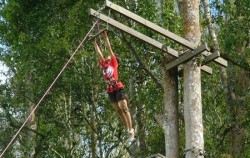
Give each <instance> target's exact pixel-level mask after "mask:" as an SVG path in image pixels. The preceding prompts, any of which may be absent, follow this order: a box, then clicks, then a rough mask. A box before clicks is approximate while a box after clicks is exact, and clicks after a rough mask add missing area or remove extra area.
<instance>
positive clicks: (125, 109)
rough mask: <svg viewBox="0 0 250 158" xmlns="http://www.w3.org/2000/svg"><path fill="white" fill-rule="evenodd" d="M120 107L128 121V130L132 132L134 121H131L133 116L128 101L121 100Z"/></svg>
mask: <svg viewBox="0 0 250 158" xmlns="http://www.w3.org/2000/svg"><path fill="white" fill-rule="evenodd" d="M118 105H119V107H120V109H121V111H122V115H123V117H124V118H125V120H126V127H127V129H128V130H131V129H132V120H131V115H130V112H129V109H128V105H127V100H126V99H123V100H120V101H119V102H118Z"/></svg>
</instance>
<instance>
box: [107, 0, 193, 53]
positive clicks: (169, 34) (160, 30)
mask: <svg viewBox="0 0 250 158" xmlns="http://www.w3.org/2000/svg"><path fill="white" fill-rule="evenodd" d="M105 4H106V6H107V7H109V8H110V9H113V10H115V11H116V12H119V13H121V14H123V15H125V16H126V17H128V18H130V19H132V20H134V21H137V22H138V23H141V24H143V25H144V26H146V27H148V28H150V29H152V30H154V31H156V32H158V33H160V34H161V35H163V36H165V37H167V38H170V39H171V40H174V41H176V42H178V43H180V44H182V45H184V46H186V47H187V48H190V49H194V48H195V46H196V45H195V44H193V43H192V42H190V41H188V40H186V39H185V38H182V37H180V36H178V35H176V34H174V33H172V32H170V31H168V30H166V29H164V28H162V27H160V26H158V25H156V24H154V23H152V22H150V21H148V20H146V19H144V18H142V17H140V16H138V15H136V14H135V13H133V12H131V11H129V10H127V9H125V8H123V7H121V6H119V5H116V4H115V3H112V2H110V1H109V0H106V3H105Z"/></svg>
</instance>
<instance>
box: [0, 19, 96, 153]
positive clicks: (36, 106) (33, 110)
mask: <svg viewBox="0 0 250 158" xmlns="http://www.w3.org/2000/svg"><path fill="white" fill-rule="evenodd" d="M98 21H99V19H97V20H96V21H95V23H94V24H93V26H92V27H91V28H90V30H89V31H88V33H87V34H86V35H85V37H84V38H83V40H82V41H81V42H80V44H79V45H78V47H77V48H76V49H75V51H74V52H73V53H72V55H71V57H70V58H69V60H68V61H67V63H66V64H65V65H64V66H63V68H62V69H61V71H60V72H59V74H58V75H57V77H56V78H55V79H54V81H53V82H52V83H51V85H50V86H49V88H48V89H47V90H46V92H45V93H44V95H43V96H42V97H41V99H40V100H39V102H38V103H37V104H36V105H35V106H34V108H33V109H32V111H31V113H30V114H29V116H28V117H27V118H26V120H25V121H24V123H23V125H22V126H21V127H20V128H19V130H18V131H17V132H16V134H15V135H14V136H13V138H12V139H11V141H10V142H9V144H8V145H7V146H6V148H5V149H4V150H3V152H2V153H1V155H0V158H2V156H3V155H4V153H5V152H6V151H7V149H8V148H9V147H10V145H11V144H12V143H13V141H14V140H15V139H16V137H17V136H18V134H19V133H20V132H21V130H22V129H23V127H24V126H25V124H26V123H27V122H28V120H29V119H30V117H31V116H32V114H33V113H34V112H35V111H36V109H37V108H38V106H39V105H40V103H41V102H42V101H43V99H44V98H45V96H46V95H47V94H48V93H49V91H50V89H51V88H52V87H53V85H54V84H55V83H56V81H57V80H58V78H59V77H60V76H61V74H62V73H63V71H64V70H65V68H66V67H67V66H68V64H69V63H70V61H71V60H72V59H73V57H74V56H75V54H76V52H77V51H78V50H79V49H80V47H81V46H82V45H83V43H84V42H85V40H86V39H87V37H88V36H89V34H90V33H91V31H92V30H93V29H94V27H95V25H96V24H97V23H98Z"/></svg>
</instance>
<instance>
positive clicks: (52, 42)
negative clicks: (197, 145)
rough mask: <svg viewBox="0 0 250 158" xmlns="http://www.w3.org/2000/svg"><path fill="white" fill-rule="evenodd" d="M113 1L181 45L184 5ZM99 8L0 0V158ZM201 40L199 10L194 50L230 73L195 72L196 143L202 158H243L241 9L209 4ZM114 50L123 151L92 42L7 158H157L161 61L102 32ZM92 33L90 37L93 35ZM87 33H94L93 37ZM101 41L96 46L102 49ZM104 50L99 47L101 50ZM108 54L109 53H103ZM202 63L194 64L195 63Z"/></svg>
mask: <svg viewBox="0 0 250 158" xmlns="http://www.w3.org/2000/svg"><path fill="white" fill-rule="evenodd" d="M112 2H114V3H116V4H118V5H120V6H122V7H124V8H127V9H129V10H130V11H132V12H134V13H136V14H138V15H140V16H142V17H144V18H146V19H147V20H150V21H152V22H154V23H156V24H158V25H159V26H162V27H164V28H166V29H168V30H169V31H171V32H174V33H175V34H178V35H179V36H183V18H182V8H181V3H182V1H173V0H172V1H171V0H162V1H152V0H145V1H136V0H127V1H123V0H113V1H112ZM103 3H104V1H101V0H92V1H84V0H61V1H52V0H8V1H7V0H1V1H0V5H1V6H0V15H1V16H0V41H1V43H0V44H1V45H0V46H1V56H0V60H1V61H2V62H3V63H4V64H5V65H6V66H7V67H8V72H7V73H4V75H6V77H7V79H6V80H5V81H2V82H1V85H0V89H1V90H0V120H1V121H0V151H2V150H3V149H4V148H5V147H6V145H7V144H8V143H9V141H10V140H11V138H12V137H13V136H14V134H15V132H16V131H17V130H18V129H19V128H20V126H21V125H22V123H23V122H24V120H25V118H26V117H27V116H28V115H29V113H30V112H31V110H32V108H33V107H34V105H36V103H37V102H38V100H39V99H40V98H41V96H42V95H43V94H44V92H45V91H46V89H47V88H48V86H49V85H50V84H51V82H52V81H53V80H54V79H55V77H56V76H57V74H58V73H59V71H60V70H61V68H62V67H63V66H64V64H65V63H66V62H67V61H68V59H69V57H70V55H71V53H72V52H73V51H74V50H75V49H76V47H77V46H78V44H79V43H80V41H81V40H82V38H83V37H84V36H85V35H86V33H87V32H88V30H89V29H90V27H91V26H92V25H93V22H94V21H95V19H94V18H93V17H91V16H90V15H88V12H87V11H88V9H89V8H94V9H96V10H98V9H99V8H101V7H102V5H103ZM209 4H210V5H209V7H210V10H211V15H210V16H211V20H212V21H211V22H212V25H213V27H214V30H215V32H216V35H217V39H218V44H219V45H215V44H214V41H213V38H212V36H211V35H210V33H209V27H208V26H209V25H208V22H207V17H206V15H205V8H204V6H203V3H201V2H200V24H201V33H202V39H201V41H202V42H206V43H208V44H209V47H210V48H211V49H212V51H213V50H217V49H218V46H219V48H220V52H221V56H222V57H223V58H224V59H226V60H227V61H228V67H227V68H226V69H223V68H222V67H220V66H218V65H216V64H214V63H209V64H208V66H210V67H211V68H213V74H212V75H208V74H206V73H203V72H202V75H201V79H202V108H203V126H204V143H205V151H206V156H207V157H250V156H249V155H250V140H249V138H250V136H249V131H250V125H249V122H250V120H249V117H248V116H250V113H249V110H248V109H249V108H250V105H249V101H250V100H249V99H250V92H249V84H250V81H249V71H250V67H249V62H250V60H249V55H250V49H249V48H250V15H249V14H250V2H249V0H237V1H236V0H235V1H234V0H224V1H222V0H210V1H209ZM103 13H105V14H106V15H108V16H110V17H112V18H114V19H117V20H118V21H122V22H123V23H125V24H126V25H127V26H129V27H131V28H133V29H136V30H138V31H140V32H142V33H144V34H145V35H147V36H150V37H152V38H154V39H157V40H159V41H162V42H163V43H164V44H166V45H169V46H171V47H173V48H175V49H176V50H179V51H181V50H183V47H180V46H179V45H177V44H176V43H175V42H172V41H170V40H168V39H165V38H163V37H162V36H160V35H158V34H156V33H155V32H152V31H151V30H148V29H146V28H144V27H142V26H140V25H138V24H136V23H135V22H133V21H131V20H128V19H127V18H124V17H122V16H120V15H119V14H117V13H115V12H112V11H110V10H108V9H106V10H103ZM100 28H108V30H109V32H108V34H109V38H110V41H111V43H112V46H113V49H114V51H115V52H116V53H117V54H119V56H120V57H121V63H120V67H119V69H120V72H121V73H120V79H121V80H122V81H123V82H124V84H125V85H126V92H127V94H128V96H129V99H130V100H131V106H130V111H131V113H132V117H133V123H134V124H136V125H137V126H138V132H137V141H136V142H134V143H133V144H130V143H128V142H127V138H126V133H125V132H126V131H125V130H124V128H123V126H122V125H121V123H120V120H119V118H118V115H117V114H116V113H115V112H114V110H113V109H112V107H111V106H110V103H109V100H108V98H107V96H106V94H105V91H104V89H105V83H104V82H103V80H102V72H101V70H100V67H99V65H98V60H97V57H96V54H95V52H94V48H93V45H92V43H91V41H86V42H85V43H84V45H83V46H82V47H81V49H80V50H79V51H78V52H77V54H76V55H75V57H74V59H73V61H72V62H71V63H70V65H69V66H68V67H67V68H66V69H65V71H64V72H63V74H62V76H61V77H60V78H59V80H58V81H57V82H56V84H55V85H54V86H53V88H52V90H51V91H50V92H49V94H47V95H46V97H45V99H44V100H43V101H42V103H41V105H40V106H39V108H38V109H37V110H36V112H35V113H34V114H33V115H32V118H31V119H30V120H29V122H28V124H27V125H26V126H25V128H24V129H23V130H22V132H21V133H20V134H19V135H18V137H17V138H16V140H15V142H14V143H13V144H12V145H11V147H10V148H9V149H8V151H7V152H6V154H5V157H91V158H96V157H101V158H104V157H105V158H106V157H146V156H149V155H152V154H156V153H160V154H162V155H165V139H164V131H163V129H162V127H161V126H160V125H159V124H158V123H157V121H156V115H157V114H159V113H162V112H164V107H163V98H164V96H163V89H162V80H163V70H162V67H161V66H162V62H163V61H162V59H163V57H164V53H162V52H161V51H159V50H157V49H155V48H152V47H151V46H149V45H147V44H146V43H145V42H142V41H140V40H137V39H135V38H133V37H131V36H129V35H127V34H125V33H123V32H121V31H119V30H118V29H115V28H113V27H112V26H110V25H108V24H106V23H100V25H99V29H100ZM95 31H98V28H97V27H96V28H95ZM93 33H94V32H93ZM100 42H103V40H100ZM103 49H104V50H105V47H103ZM106 53H107V52H106ZM201 60H202V59H201ZM178 83H179V84H178V90H179V91H178V92H179V94H178V96H179V100H178V102H179V107H178V117H179V120H178V124H179V142H180V143H179V148H180V153H179V155H180V157H183V155H184V153H185V133H184V131H185V130H184V114H183V94H182V91H183V85H182V84H183V78H182V77H179V78H178Z"/></svg>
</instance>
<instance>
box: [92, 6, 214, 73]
mask: <svg viewBox="0 0 250 158" xmlns="http://www.w3.org/2000/svg"><path fill="white" fill-rule="evenodd" d="M89 14H90V15H92V16H94V17H96V18H99V19H100V20H102V21H104V22H107V23H109V24H110V25H112V26H114V27H116V28H118V29H120V30H122V31H124V32H126V33H128V34H130V35H132V36H134V37H136V38H139V39H141V40H142V41H144V42H146V43H148V44H150V45H152V46H154V47H156V48H158V49H160V50H162V51H164V52H167V53H169V54H170V55H172V56H175V57H177V58H178V57H179V55H178V51H176V50H174V49H172V48H170V47H167V46H166V45H164V44H162V43H160V42H158V41H156V40H154V39H152V38H150V37H148V36H146V35H144V34H142V33H140V32H138V31H136V30H134V29H132V28H130V27H128V26H126V25H123V24H122V23H120V22H118V21H116V20H114V19H112V18H110V17H107V16H106V15H104V14H101V13H100V12H97V11H95V10H94V9H89ZM201 69H202V70H203V71H205V72H206V73H208V74H212V69H211V68H210V67H208V66H203V67H202V68H201Z"/></svg>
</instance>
